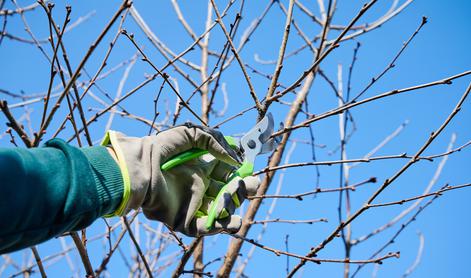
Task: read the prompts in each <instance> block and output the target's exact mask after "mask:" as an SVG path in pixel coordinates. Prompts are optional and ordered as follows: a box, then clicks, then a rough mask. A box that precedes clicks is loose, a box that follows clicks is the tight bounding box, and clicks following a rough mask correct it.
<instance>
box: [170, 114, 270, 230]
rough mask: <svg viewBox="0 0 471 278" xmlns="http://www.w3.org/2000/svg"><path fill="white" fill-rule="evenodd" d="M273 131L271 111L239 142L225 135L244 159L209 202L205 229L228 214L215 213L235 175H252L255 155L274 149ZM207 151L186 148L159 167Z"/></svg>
mask: <svg viewBox="0 0 471 278" xmlns="http://www.w3.org/2000/svg"><path fill="white" fill-rule="evenodd" d="M273 131H274V121H273V116H272V114H271V113H267V114H266V115H265V117H263V119H262V120H261V121H260V122H258V123H257V124H256V125H255V126H254V127H253V128H252V129H251V130H250V131H248V132H247V133H246V134H245V135H244V136H242V138H241V139H240V141H239V142H237V140H236V139H235V138H234V137H231V136H225V139H226V141H227V142H228V143H229V145H230V146H231V147H232V148H239V149H240V150H241V151H242V152H243V153H244V161H243V162H242V165H241V166H240V167H239V168H238V169H237V170H235V171H234V172H233V173H232V174H231V175H230V176H229V179H228V181H227V183H226V184H225V185H224V186H223V187H222V189H221V190H220V191H219V193H218V194H217V196H216V198H215V199H214V201H213V202H212V203H211V206H210V208H209V211H208V220H207V222H206V228H207V229H211V228H212V227H213V225H214V221H216V218H224V217H227V216H228V214H227V212H226V211H225V210H223V212H221V213H219V215H217V214H218V213H217V212H218V203H219V202H222V200H223V196H224V194H225V192H226V189H227V185H228V184H229V183H230V182H231V181H232V180H233V179H234V178H236V177H240V178H245V177H248V176H250V175H252V174H253V171H254V163H255V158H256V156H257V155H259V154H263V153H268V152H271V151H273V150H274V149H275V147H276V145H277V140H276V139H275V138H271V135H272V134H273ZM207 153H208V151H207V150H202V149H191V150H188V151H186V152H183V153H181V154H179V155H177V156H175V157H173V158H171V159H170V160H168V161H167V162H165V163H164V164H162V166H161V169H162V170H163V171H167V170H170V169H171V168H173V167H175V166H177V165H180V164H182V163H185V162H187V161H189V160H191V159H194V158H197V157H200V156H202V155H204V154H207ZM234 197H235V198H237V196H234ZM234 201H235V203H236V205H237V206H239V200H234Z"/></svg>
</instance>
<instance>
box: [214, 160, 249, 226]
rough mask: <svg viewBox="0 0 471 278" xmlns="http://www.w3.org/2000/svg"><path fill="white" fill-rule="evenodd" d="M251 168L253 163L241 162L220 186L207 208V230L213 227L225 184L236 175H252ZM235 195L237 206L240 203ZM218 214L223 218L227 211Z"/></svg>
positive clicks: (242, 176) (225, 188)
mask: <svg viewBox="0 0 471 278" xmlns="http://www.w3.org/2000/svg"><path fill="white" fill-rule="evenodd" d="M253 169H254V165H253V163H251V162H244V163H242V166H240V168H239V169H237V170H236V171H235V172H234V173H232V175H231V176H230V177H229V180H228V182H227V183H226V184H225V185H224V186H223V187H222V188H221V190H220V191H219V193H218V195H217V196H216V198H215V199H214V202H213V203H212V204H211V207H210V208H209V212H208V219H207V221H206V228H207V229H208V230H209V229H211V228H212V227H213V225H214V221H216V218H217V217H218V216H219V215H216V209H217V206H218V203H219V202H220V201H221V200H222V196H223V195H224V193H226V190H227V185H228V184H229V183H230V182H231V181H232V180H233V179H235V178H236V177H240V178H242V179H243V178H245V177H248V176H250V175H252V174H253ZM235 197H236V200H234V201H235V202H236V206H237V207H238V206H240V203H239V200H238V199H237V196H235ZM220 216H221V218H224V217H227V216H228V214H227V212H225V211H223V212H222V213H221V215H220Z"/></svg>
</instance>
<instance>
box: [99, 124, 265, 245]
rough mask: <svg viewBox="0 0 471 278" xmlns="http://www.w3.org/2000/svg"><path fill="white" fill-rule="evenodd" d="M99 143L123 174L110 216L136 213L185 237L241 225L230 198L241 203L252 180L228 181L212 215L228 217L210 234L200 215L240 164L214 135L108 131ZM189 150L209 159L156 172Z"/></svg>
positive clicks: (191, 130) (198, 129) (188, 130)
mask: <svg viewBox="0 0 471 278" xmlns="http://www.w3.org/2000/svg"><path fill="white" fill-rule="evenodd" d="M103 143H105V144H111V145H112V147H113V149H114V151H115V152H116V155H117V158H118V162H119V164H120V168H121V170H122V172H123V179H124V183H125V193H124V197H123V202H122V204H121V206H120V207H119V208H118V210H117V211H116V214H117V215H124V214H126V213H127V212H128V211H129V210H131V209H138V208H139V207H142V210H143V212H144V215H145V216H146V217H147V218H149V219H152V220H159V221H162V222H164V223H166V224H167V225H168V226H169V227H170V228H172V229H174V230H176V231H179V232H182V233H184V234H186V235H188V236H199V235H207V234H215V233H219V232H222V231H224V232H228V233H235V232H237V231H238V230H239V229H240V226H241V224H242V220H241V218H240V216H238V215H233V213H234V210H235V208H236V204H234V201H233V198H232V197H233V195H237V198H238V199H239V201H240V203H242V202H243V201H244V199H245V197H246V196H247V195H254V194H255V193H256V191H257V188H258V186H259V185H260V180H259V179H258V178H256V177H247V178H244V179H240V178H235V179H233V180H232V181H231V182H230V184H229V185H228V190H227V192H228V194H225V195H224V201H223V202H220V205H219V206H218V212H220V211H222V210H223V209H225V210H226V211H227V212H228V213H229V216H228V217H225V218H223V219H217V220H216V222H215V225H214V226H213V228H211V229H207V228H206V227H205V226H206V225H205V224H206V219H207V217H206V212H207V211H208V210H209V207H210V204H211V201H212V200H213V199H214V197H216V195H217V193H218V192H219V189H220V188H221V187H222V186H223V185H224V183H225V182H226V181H227V179H228V178H229V176H230V174H231V173H232V172H233V171H234V170H235V169H236V168H235V166H237V165H240V163H241V161H242V157H240V155H238V153H237V152H236V151H235V150H233V149H232V148H231V147H230V146H229V145H228V143H227V142H226V140H225V139H224V137H223V135H222V134H221V133H220V132H218V131H216V130H214V129H210V128H206V127H202V126H196V125H193V124H185V125H182V126H178V127H174V128H171V129H168V130H165V131H163V132H160V133H159V134H157V135H155V136H146V137H143V138H135V137H126V136H125V135H124V134H121V133H118V132H114V131H109V132H108V133H107V137H106V138H105V141H104V142H103ZM193 148H199V149H205V150H208V151H209V154H207V155H204V156H202V157H200V158H197V159H193V160H190V161H188V162H186V163H184V164H181V165H178V166H176V167H174V168H172V169H170V170H168V171H162V170H161V169H160V167H161V165H162V164H163V163H164V162H166V161H168V160H169V159H171V158H172V157H174V156H176V155H178V154H180V153H182V152H184V151H187V150H190V149H193ZM231 195H232V196H231ZM218 215H219V213H218Z"/></svg>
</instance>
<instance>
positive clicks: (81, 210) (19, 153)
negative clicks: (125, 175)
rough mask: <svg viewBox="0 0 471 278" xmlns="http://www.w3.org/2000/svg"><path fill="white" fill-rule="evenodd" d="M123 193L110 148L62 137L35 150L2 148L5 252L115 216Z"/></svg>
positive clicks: (0, 241) (0, 205) (0, 207)
mask: <svg viewBox="0 0 471 278" xmlns="http://www.w3.org/2000/svg"><path fill="white" fill-rule="evenodd" d="M122 195H123V179H122V176H121V171H120V170H119V167H118V165H117V164H116V162H115V161H114V159H113V158H112V157H111V155H110V154H109V153H108V151H107V149H106V148H105V147H101V146H99V147H89V148H82V149H80V148H76V147H72V146H70V145H68V144H67V143H65V142H64V141H62V140H60V139H53V140H50V141H48V142H47V143H46V144H45V146H44V147H42V148H35V149H21V148H8V149H1V148H0V219H3V220H2V221H0V254H3V253H8V252H12V251H15V250H19V249H22V248H25V247H28V246H32V245H35V244H38V243H41V242H44V241H46V240H48V239H50V238H52V237H55V236H59V235H61V234H63V233H64V232H67V231H75V230H80V229H83V228H85V227H87V226H89V225H90V224H92V223H93V221H94V220H95V219H97V218H99V217H102V216H104V215H107V214H110V213H113V212H114V211H115V210H116V208H117V207H118V206H119V204H120V202H121V199H122Z"/></svg>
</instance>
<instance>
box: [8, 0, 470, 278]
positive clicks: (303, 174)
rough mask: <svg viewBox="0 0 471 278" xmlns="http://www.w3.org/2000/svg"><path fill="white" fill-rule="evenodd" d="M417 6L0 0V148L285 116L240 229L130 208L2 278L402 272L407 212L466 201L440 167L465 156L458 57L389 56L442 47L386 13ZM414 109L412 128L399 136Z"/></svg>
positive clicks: (245, 124) (413, 261)
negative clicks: (187, 226) (442, 61)
mask: <svg viewBox="0 0 471 278" xmlns="http://www.w3.org/2000/svg"><path fill="white" fill-rule="evenodd" d="M412 2H413V1H412V0H405V1H392V3H391V4H389V5H390V6H387V5H386V4H383V3H378V1H377V0H371V1H369V2H367V3H365V4H363V3H350V4H348V3H343V2H339V3H338V2H337V1H335V0H328V1H321V0H318V1H317V3H308V2H307V1H296V0H290V1H276V0H272V1H265V2H264V3H259V2H256V3H255V2H245V1H235V0H231V1H223V2H221V1H218V3H216V1H214V0H209V1H200V2H198V4H194V3H192V4H188V3H185V4H184V3H183V1H180V2H179V1H176V0H172V1H171V2H169V3H159V4H158V5H157V4H155V3H135V4H133V3H131V2H130V1H128V0H125V1H123V2H122V3H121V4H120V5H119V6H118V5H117V4H104V3H94V4H93V5H96V7H90V6H92V5H91V4H89V3H88V4H82V5H83V6H82V5H79V4H77V6H79V12H82V9H83V10H84V13H83V14H84V15H83V16H79V15H78V14H76V13H73V7H69V6H67V7H62V6H61V7H55V6H54V4H53V3H52V2H45V1H38V2H37V3H31V4H27V5H24V6H21V5H20V4H18V3H17V1H15V0H12V2H11V3H10V2H7V1H1V0H0V19H1V22H2V32H1V37H0V47H2V48H4V50H3V49H2V50H3V51H2V55H4V56H7V55H8V56H10V57H14V58H15V59H18V60H21V59H22V58H21V57H24V59H25V60H30V61H27V62H26V63H23V62H19V63H18V64H19V66H20V67H21V68H18V69H17V68H15V65H14V64H13V63H12V60H11V58H7V57H5V59H7V61H8V63H2V64H3V65H4V69H3V70H2V75H4V76H9V73H8V72H7V69H6V66H9V65H11V66H12V68H13V70H12V72H15V70H17V72H16V73H15V74H16V75H21V82H20V78H18V77H17V78H15V79H11V80H8V79H7V80H3V81H2V85H1V86H4V87H5V89H4V88H0V89H1V91H0V93H1V98H2V99H3V100H2V101H1V102H0V109H1V110H2V112H3V116H4V117H3V121H4V122H6V127H5V128H3V129H2V130H0V132H1V133H2V137H1V141H0V142H1V144H2V146H7V145H11V144H12V145H15V146H24V147H28V148H32V147H38V146H40V144H41V142H44V141H45V140H47V139H50V138H54V137H56V136H59V137H61V138H65V139H68V140H69V141H70V142H73V144H77V145H79V146H87V145H93V144H97V142H99V139H100V138H101V137H102V136H103V134H104V131H105V130H107V129H110V128H113V129H118V130H121V131H123V132H125V133H128V134H132V135H139V136H143V135H147V134H154V133H156V132H159V131H160V130H162V129H165V128H168V127H171V126H174V125H176V124H181V123H183V122H185V121H187V120H190V121H192V122H195V123H198V124H203V125H208V126H211V127H214V128H219V129H221V130H222V131H223V132H224V133H226V134H234V135H237V134H240V133H241V132H244V131H245V130H248V129H249V128H250V126H251V125H253V124H254V123H255V122H256V120H257V119H260V118H261V117H263V116H264V115H265V114H266V113H267V112H272V113H273V114H274V115H275V119H276V120H277V122H279V123H280V127H279V129H278V130H277V131H276V132H275V133H274V135H273V136H275V137H277V138H279V139H280V144H279V145H278V147H277V149H276V150H275V151H274V152H273V153H272V154H271V155H270V156H269V157H268V158H267V157H262V156H260V157H259V158H258V160H257V162H258V163H257V169H258V170H257V171H256V173H254V175H259V176H260V177H261V178H262V184H261V187H260V189H259V191H258V193H257V195H256V196H254V197H251V201H250V204H245V205H244V206H243V207H242V208H241V211H242V213H243V215H244V224H243V226H242V229H241V231H240V232H239V233H238V234H236V235H220V236H213V237H207V238H196V239H192V238H187V237H184V236H182V235H180V234H176V233H175V232H173V231H171V230H168V229H167V228H166V227H165V226H163V225H162V224H160V223H156V222H151V221H148V220H146V219H145V218H144V217H143V216H142V215H141V214H140V213H139V212H138V211H137V212H131V213H130V214H129V215H128V216H126V217H123V218H122V219H103V221H97V222H96V223H95V224H94V225H93V226H92V227H91V228H89V229H87V230H86V231H85V230H84V231H82V232H81V233H76V232H71V233H70V234H67V235H64V236H62V237H60V238H59V239H57V240H54V242H50V243H47V244H45V247H44V249H43V248H42V247H41V246H40V247H39V250H38V248H37V247H34V248H32V249H31V250H32V252H31V250H27V251H24V252H26V253H24V254H26V256H27V258H29V259H28V260H30V261H26V262H24V263H20V261H21V259H19V258H20V257H21V255H20V254H12V255H5V256H4V257H3V259H4V262H3V265H2V267H1V268H0V273H1V272H2V271H6V273H7V274H8V275H13V276H18V275H24V276H28V275H29V274H31V273H36V272H39V273H41V275H42V276H45V275H46V274H47V273H48V272H49V270H48V268H51V271H57V269H60V267H61V266H60V265H65V264H67V265H68V269H67V271H70V272H72V273H73V274H74V275H79V274H80V273H83V272H84V271H85V272H86V274H87V275H88V276H107V275H109V274H110V275H112V276H116V275H119V274H117V273H122V271H125V272H126V271H128V272H129V273H130V275H132V276H146V275H147V276H158V275H163V276H169V275H170V274H172V275H173V276H179V275H182V274H193V275H194V276H212V275H219V276H228V275H229V274H231V275H233V276H237V277H239V276H245V275H255V276H259V275H260V274H261V273H266V272H267V271H268V272H270V273H271V272H272V271H273V273H275V275H276V276H281V275H288V276H290V277H291V276H294V275H295V274H299V273H300V272H301V271H303V270H304V271H305V273H309V274H310V273H321V274H324V275H325V273H329V274H330V275H333V274H340V273H342V275H343V276H344V277H353V276H357V275H361V273H364V272H366V271H373V274H374V275H376V273H377V272H378V271H382V268H385V269H387V271H388V273H395V274H398V275H400V274H403V275H404V276H407V275H409V274H410V273H412V272H413V271H414V270H415V269H416V268H417V266H418V264H419V262H421V258H422V256H423V250H424V245H425V242H426V241H425V236H424V235H423V233H425V234H426V232H423V233H422V232H419V237H418V238H419V239H418V240H417V239H416V238H412V239H409V238H406V239H405V240H404V243H403V244H401V240H403V239H402V238H403V237H405V236H406V235H408V236H410V234H412V235H414V233H413V232H412V231H411V229H410V226H412V225H414V221H415V220H416V219H421V218H419V217H424V218H425V219H426V220H425V221H423V222H420V224H419V225H417V224H416V227H417V228H419V229H421V230H422V227H425V228H426V226H427V223H430V219H432V217H437V216H440V215H439V214H435V215H432V216H429V217H427V216H424V211H426V210H428V209H429V207H433V206H436V207H439V208H443V209H445V205H444V204H442V203H439V201H436V200H437V199H438V198H439V197H440V196H441V195H443V194H445V193H446V194H445V195H447V194H448V192H450V191H455V190H456V191H460V192H464V193H462V194H467V190H466V189H465V188H466V187H469V186H470V184H469V176H468V175H466V173H464V172H463V171H462V169H464V168H461V170H460V169H458V170H457V172H458V173H459V175H455V173H457V172H451V173H448V174H445V173H443V171H444V170H443V169H444V166H445V164H446V163H447V161H448V159H449V158H450V159H451V158H454V157H457V158H456V160H457V163H458V164H459V163H462V161H466V158H468V159H467V161H468V162H469V153H467V151H468V150H467V147H468V146H469V144H471V141H463V140H461V137H460V139H457V136H456V135H454V133H452V131H453V130H456V131H459V132H462V133H463V134H464V138H466V136H468V137H469V135H470V134H469V131H467V130H463V129H465V127H466V126H467V125H469V114H465V113H469V112H466V110H467V108H468V107H465V105H466V104H467V97H468V94H469V92H470V90H471V84H469V77H468V75H469V74H471V70H469V69H468V68H469V56H468V57H463V61H464V66H463V65H461V64H459V63H458V64H457V65H461V66H457V67H456V68H457V69H455V68H453V69H451V68H446V69H439V70H436V69H430V68H426V69H427V70H425V71H424V72H423V73H422V72H412V70H409V69H407V68H402V73H401V63H404V65H405V66H404V67H411V68H412V69H417V68H418V67H414V64H413V63H414V62H411V61H408V60H412V61H417V60H414V58H413V57H411V56H410V55H408V52H409V51H414V50H413V49H414V47H415V51H416V52H415V54H417V52H420V51H425V50H424V49H425V47H431V48H433V49H439V48H440V47H441V46H440V45H432V46H430V45H426V46H424V45H423V44H422V43H421V42H420V41H419V42H417V40H420V36H421V34H422V32H424V31H423V30H422V29H423V28H425V26H426V24H427V22H428V19H427V17H422V16H417V14H416V13H414V12H412V15H411V16H412V17H413V20H404V22H406V24H404V26H401V25H400V24H399V21H400V20H401V18H400V17H401V16H403V14H404V13H407V12H408V9H410V8H411V3H412ZM141 5H142V6H141ZM180 5H182V6H180ZM342 5H345V8H342ZM463 5H465V4H463ZM58 6H59V5H58ZM111 6H114V8H113V9H111ZM93 8H96V9H98V12H96V13H95V12H93V11H92V12H90V10H92V9H93ZM347 9H348V12H346V10H347ZM74 11H75V8H74ZM98 16H99V17H100V18H99V19H97V17H98ZM31 18H32V19H33V20H31ZM97 21H99V23H96V22H97ZM30 22H33V23H30ZM411 22H415V25H416V26H413V25H411V24H410V23H411ZM468 23H469V21H468ZM391 25H392V28H391V27H388V26H391ZM23 27H24V28H25V31H24V32H23V31H21V30H20V29H21V28H23ZM399 28H400V29H399ZM456 28H458V27H456ZM33 29H34V31H33ZM397 30H400V31H401V32H397V33H394V31H397ZM451 30H452V29H449V30H448V31H450V32H451ZM381 32H383V33H385V34H381ZM396 38H398V39H399V40H404V43H402V44H401V42H398V41H396V40H395V39H396ZM464 42H466V39H465V38H462V37H457V38H456V41H455V44H457V45H459V44H461V43H464ZM447 47H449V46H447ZM447 49H448V50H447V51H454V48H453V47H450V48H447ZM437 51H438V50H437ZM419 56H420V55H419ZM424 56H425V54H423V56H421V57H424ZM273 57H274V58H273ZM8 59H10V60H8ZM362 59H364V60H365V61H366V62H367V63H364V62H362ZM373 62H374V63H373ZM466 62H468V64H466ZM24 65H28V67H27V68H26V70H25V68H24ZM466 67H468V68H466ZM462 68H463V69H462ZM20 69H21V72H19V70H20ZM432 76H433V78H431V77H432ZM391 77H393V78H391ZM394 77H397V79H396V78H394ZM388 78H389V79H388ZM23 80H30V81H29V83H30V84H24V81H23ZM455 83H456V84H455ZM448 85H453V86H448ZM436 88H440V89H439V90H445V91H446V92H447V94H448V95H449V96H443V95H442V96H441V97H440V96H436V95H437V94H439V93H438V92H437V93H436V90H438V89H436ZM38 91H39V92H40V93H35V92H38ZM112 91H113V92H112ZM438 103H439V105H437V104H438ZM462 108H463V110H464V111H461V109H462ZM423 115H426V117H428V119H427V120H423V119H422V118H421V117H423ZM466 115H467V116H466ZM118 116H119V117H118ZM409 118H410V121H411V122H412V124H413V125H414V127H413V130H412V131H409V133H408V134H407V135H404V136H403V137H405V138H403V139H400V137H401V136H402V133H404V132H405V131H404V130H406V127H407V126H408V125H409ZM414 121H417V122H418V123H419V124H414ZM421 125H422V126H421ZM446 134H448V135H450V136H448V137H449V138H451V139H447V137H445V136H444V135H446ZM452 134H453V135H452ZM458 140H459V141H462V143H459V144H457V143H456V142H457V141H458ZM7 141H9V142H7ZM459 141H458V142H459ZM447 144H448V146H447V147H446V149H444V146H446V145H447ZM440 148H441V150H440ZM463 153H464V155H465V156H466V157H464V158H463ZM460 155H461V158H460ZM329 166H330V167H329ZM443 175H445V177H443ZM445 198H450V199H451V200H453V198H456V199H457V200H461V199H459V197H456V195H451V194H450V197H445ZM451 202H453V201H451ZM436 203H437V204H436ZM459 213H460V215H461V217H465V215H466V214H465V213H466V211H461V212H459ZM457 219H459V218H457ZM456 221H459V220H456ZM307 224H312V225H307ZM280 227H281V228H280ZM70 238H71V239H72V242H69V241H70ZM227 241H229V245H227V244H226V243H227ZM417 242H418V243H417ZM126 243H129V244H130V245H129V246H130V247H128V246H125V245H126ZM58 246H60V247H59V248H60V249H59V250H58ZM417 246H418V247H417ZM432 246H433V244H432ZM128 248H130V250H131V251H130V252H126V251H125V249H126V250H127V249H128ZM404 250H405V251H406V255H405V256H402V257H400V254H401V255H403V254H404ZM400 251H402V253H400ZM412 253H414V254H413V255H412ZM73 254H79V256H80V259H81V262H82V264H77V263H76V261H75V260H74V257H73V256H74V255H73ZM33 257H34V259H35V260H34V262H33V261H31V260H32V258H33ZM397 260H400V261H401V264H399V266H400V269H395V270H391V269H392V268H393V267H394V266H397V263H395V262H396V261H397ZM432 261H433V260H432ZM273 263H275V264H273ZM383 263H384V264H383ZM123 264H124V266H123ZM260 264H263V265H262V266H261V265H260ZM380 265H381V266H380ZM388 265H389V266H390V267H389V268H388ZM389 271H391V272H389ZM49 273H51V274H52V273H54V272H49ZM330 275H329V276H330Z"/></svg>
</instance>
